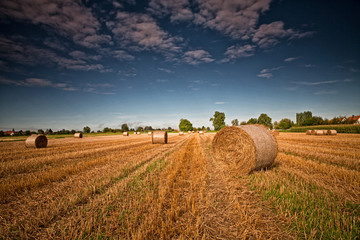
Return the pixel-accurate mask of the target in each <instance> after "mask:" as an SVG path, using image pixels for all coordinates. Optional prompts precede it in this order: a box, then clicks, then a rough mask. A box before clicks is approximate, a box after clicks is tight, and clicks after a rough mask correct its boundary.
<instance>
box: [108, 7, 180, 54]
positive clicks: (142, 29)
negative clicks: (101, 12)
mask: <svg viewBox="0 0 360 240" xmlns="http://www.w3.org/2000/svg"><path fill="white" fill-rule="evenodd" d="M111 30H112V32H113V33H114V35H115V36H116V39H117V41H118V44H120V45H121V46H122V47H130V48H131V49H132V50H136V51H143V50H153V51H156V52H162V53H168V52H170V53H171V52H172V53H174V52H179V51H180V47H178V46H176V43H177V42H178V41H181V40H182V39H179V38H176V37H172V36H170V35H169V34H168V33H167V32H165V31H164V30H162V29H161V28H160V27H159V26H158V25H157V23H156V21H155V20H154V19H153V18H151V17H150V16H148V15H146V14H140V13H139V14H136V13H127V12H118V13H117V15H116V22H115V23H114V24H113V26H111Z"/></svg>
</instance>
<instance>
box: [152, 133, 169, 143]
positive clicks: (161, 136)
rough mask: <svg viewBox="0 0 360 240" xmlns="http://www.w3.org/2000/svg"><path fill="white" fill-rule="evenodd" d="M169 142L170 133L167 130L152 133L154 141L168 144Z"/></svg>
mask: <svg viewBox="0 0 360 240" xmlns="http://www.w3.org/2000/svg"><path fill="white" fill-rule="evenodd" d="M167 142H168V134H167V132H166V131H154V132H153V133H152V143H153V144H155V143H162V144H166V143H167Z"/></svg>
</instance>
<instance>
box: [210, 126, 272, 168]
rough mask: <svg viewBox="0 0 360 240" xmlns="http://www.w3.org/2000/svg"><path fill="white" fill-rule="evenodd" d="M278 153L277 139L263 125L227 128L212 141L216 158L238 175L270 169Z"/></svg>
mask: <svg viewBox="0 0 360 240" xmlns="http://www.w3.org/2000/svg"><path fill="white" fill-rule="evenodd" d="M277 151H278V150H277V142H276V138H275V137H274V135H273V134H272V133H271V132H270V131H269V130H268V129H266V128H265V127H263V126H261V125H242V126H237V127H225V128H223V129H221V130H220V131H219V132H217V133H216V135H215V137H214V139H213V141H212V154H213V156H214V158H215V159H217V160H222V161H224V162H225V163H227V164H229V165H230V167H231V169H233V170H234V171H236V172H237V173H245V174H248V173H251V172H252V171H254V170H259V169H262V168H266V167H269V166H270V165H271V164H272V163H273V162H274V160H275V158H276V155H277Z"/></svg>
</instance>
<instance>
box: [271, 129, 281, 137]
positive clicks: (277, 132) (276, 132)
mask: <svg viewBox="0 0 360 240" xmlns="http://www.w3.org/2000/svg"><path fill="white" fill-rule="evenodd" d="M271 132H272V133H273V134H274V136H279V131H278V130H272V131H271Z"/></svg>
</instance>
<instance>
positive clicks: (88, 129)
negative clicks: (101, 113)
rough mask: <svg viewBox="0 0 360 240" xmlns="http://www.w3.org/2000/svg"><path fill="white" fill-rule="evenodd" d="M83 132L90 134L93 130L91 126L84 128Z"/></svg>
mask: <svg viewBox="0 0 360 240" xmlns="http://www.w3.org/2000/svg"><path fill="white" fill-rule="evenodd" d="M83 131H84V133H90V132H91V128H90V127H89V126H86V127H84V129H83Z"/></svg>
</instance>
